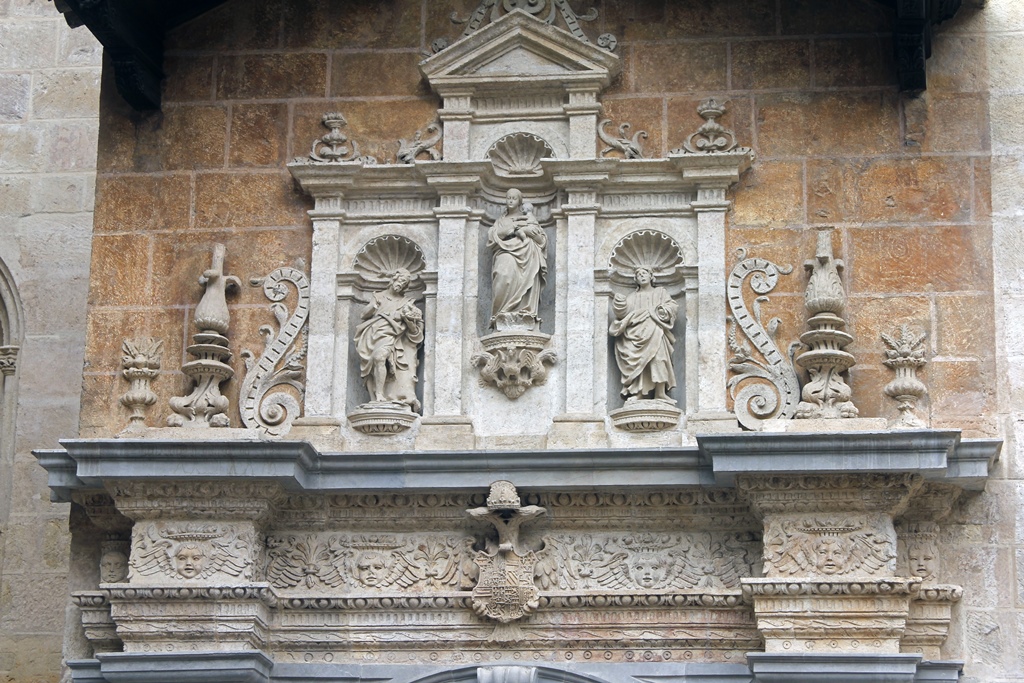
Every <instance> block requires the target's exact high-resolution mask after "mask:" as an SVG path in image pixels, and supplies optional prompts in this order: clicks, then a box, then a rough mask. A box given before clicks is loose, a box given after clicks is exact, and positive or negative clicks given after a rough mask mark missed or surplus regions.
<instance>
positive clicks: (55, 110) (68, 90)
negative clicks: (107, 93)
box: [32, 68, 100, 119]
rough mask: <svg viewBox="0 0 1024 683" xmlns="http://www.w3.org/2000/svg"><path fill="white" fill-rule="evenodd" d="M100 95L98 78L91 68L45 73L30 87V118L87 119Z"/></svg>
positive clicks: (94, 110)
mask: <svg viewBox="0 0 1024 683" xmlns="http://www.w3.org/2000/svg"><path fill="white" fill-rule="evenodd" d="M99 94H100V75H99V73H97V72H96V70H95V69H93V68H85V69H66V70H54V71H47V72H46V73H45V74H43V75H40V76H38V77H37V78H36V79H35V82H34V83H33V87H32V115H33V116H34V117H35V118H42V119H65V118H83V117H91V116H93V115H94V113H95V112H96V108H97V105H98V102H99Z"/></svg>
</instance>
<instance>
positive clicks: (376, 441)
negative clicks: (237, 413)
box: [289, 9, 751, 451]
mask: <svg viewBox="0 0 1024 683" xmlns="http://www.w3.org/2000/svg"><path fill="white" fill-rule="evenodd" d="M620 68H621V65H620V60H619V57H618V56H617V55H615V54H614V53H613V52H612V51H610V49H602V48H601V47H598V46H596V45H594V44H593V43H591V42H589V41H588V40H587V39H586V38H585V37H582V38H581V37H580V36H578V35H574V34H573V33H571V32H568V31H564V30H562V29H560V28H558V27H556V26H552V25H549V24H547V23H545V22H544V21H541V20H539V19H537V18H536V17H534V16H532V15H530V14H528V13H526V12H522V11H520V10H517V9H516V10H512V11H509V12H508V13H507V14H505V15H504V16H501V17H500V18H498V19H496V20H492V21H491V23H489V24H487V25H486V26H483V27H481V28H479V30H475V32H472V33H471V34H467V35H466V36H464V37H463V38H462V39H460V40H459V41H457V42H455V43H454V44H452V45H451V46H449V47H446V48H443V49H441V50H440V51H439V52H437V53H436V54H434V55H433V56H431V57H429V58H427V59H426V60H424V61H423V62H422V63H421V64H420V69H421V71H422V72H423V75H424V76H425V77H426V79H427V81H428V82H429V83H430V87H431V88H433V89H434V90H435V91H436V92H437V93H438V94H439V95H440V97H441V99H442V105H441V107H440V108H439V110H438V119H439V121H438V123H436V124H432V125H430V126H427V128H426V131H427V132H428V133H430V131H434V134H428V135H426V137H424V136H423V134H422V132H421V133H417V134H416V135H415V136H413V137H411V138H410V139H411V140H412V142H409V141H408V139H406V140H404V141H402V142H403V144H402V145H401V146H400V153H399V162H396V163H381V162H380V161H375V160H371V159H368V158H365V157H361V156H358V155H357V154H356V153H355V151H354V150H355V143H354V142H352V144H351V150H352V151H351V153H348V152H346V153H345V154H342V155H340V156H330V157H328V156H327V155H325V154H323V153H321V154H319V155H313V156H311V157H310V158H307V159H301V160H297V161H295V162H293V163H292V164H290V165H289V168H290V169H291V171H292V173H293V174H294V175H295V177H296V178H297V179H298V181H299V182H300V184H301V185H302V187H303V189H305V190H306V191H308V192H309V193H310V194H312V195H313V196H314V198H315V199H316V206H315V208H314V210H313V211H311V212H310V216H311V217H312V219H313V226H314V236H313V243H314V247H313V264H312V268H311V291H312V300H311V307H310V311H311V312H310V337H309V338H310V342H309V364H308V382H307V405H306V408H307V411H306V412H307V415H309V416H312V417H313V418H316V417H322V418H324V422H323V423H324V424H330V421H336V422H337V423H340V429H339V435H340V437H341V440H342V441H343V444H344V445H343V447H342V450H359V449H364V450H382V451H396V450H403V449H416V450H492V449H493V450H530V449H534V450H536V449H561V448H577V447H586V448H606V447H619V448H631V447H638V446H644V447H650V446H672V445H682V444H684V443H688V442H689V441H690V440H691V439H692V437H691V436H690V434H691V433H692V432H695V431H696V430H698V429H702V428H705V429H706V428H711V429H712V430H715V429H718V427H717V426H716V425H714V424H711V423H713V422H715V421H720V422H721V423H723V424H722V427H723V428H726V429H727V428H729V427H730V426H732V427H735V424H736V420H735V416H734V415H732V414H731V413H730V412H729V411H728V410H727V403H726V386H725V376H726V367H725V354H724V353H720V352H719V350H722V349H724V348H725V333H726V320H725V291H724V289H725V285H724V283H725V273H724V263H725V240H724V231H725V211H726V210H727V209H728V207H729V202H728V201H727V200H726V195H725V193H726V190H727V189H728V187H729V186H730V185H731V184H733V183H734V182H736V180H737V179H738V177H739V174H740V173H741V172H742V171H743V170H744V169H745V168H746V167H747V166H748V165H749V163H750V159H751V154H750V151H749V150H747V149H744V148H736V147H735V145H734V144H733V143H730V142H729V141H728V139H727V138H726V137H725V136H723V135H719V133H718V132H716V131H719V130H720V129H721V127H720V126H718V124H716V123H715V122H714V121H713V119H714V117H715V116H720V115H721V113H722V107H721V106H720V105H717V104H715V106H713V107H711V106H710V105H709V106H708V107H705V108H704V110H698V114H700V116H702V117H703V118H704V119H705V124H704V126H701V127H700V128H699V129H698V133H695V134H694V135H698V134H699V135H704V136H708V135H714V136H716V137H715V145H712V146H710V147H708V146H706V145H705V146H703V147H702V146H700V145H692V144H691V145H688V146H687V145H684V146H683V147H681V148H680V149H679V150H677V151H675V152H672V153H671V154H670V155H668V156H667V157H664V158H644V154H643V149H642V145H641V144H640V137H641V136H640V133H638V134H637V135H636V136H634V137H633V139H632V140H629V139H627V136H626V133H625V131H628V130H629V128H630V124H629V123H627V122H616V125H617V127H618V130H619V132H620V134H621V135H622V136H623V137H622V139H617V138H613V137H610V135H609V133H608V132H607V130H606V129H607V128H608V124H609V121H608V120H606V119H602V118H601V114H602V106H601V103H600V102H599V99H598V98H599V95H600V93H601V92H602V91H603V90H604V89H605V88H607V87H608V86H609V85H610V84H611V82H612V80H613V79H614V78H615V77H616V76H617V75H618V73H619V71H620ZM705 110H706V111H705ZM702 111H703V113H702ZM694 118H695V125H694V128H697V124H698V121H697V117H696V116H695V117H694ZM331 121H333V122H334V123H335V126H334V127H333V128H332V127H331V126H330V125H328V126H327V127H328V128H330V131H329V132H328V134H327V135H325V136H324V140H326V139H327V138H329V137H332V136H333V137H332V139H340V138H339V136H341V138H344V139H346V140H347V139H348V138H347V137H346V136H347V135H349V134H351V135H352V137H353V138H357V137H358V135H359V132H358V131H347V132H346V133H345V134H342V133H340V131H339V130H335V129H336V128H337V127H338V126H340V125H341V123H340V122H342V121H343V118H342V117H340V116H334V117H333V118H331ZM633 123H635V124H637V130H640V129H643V128H649V127H650V126H651V124H652V123H653V122H650V121H634V122H633ZM712 124H714V125H712ZM715 126H717V127H715ZM701 131H703V132H701ZM438 132H440V133H441V136H442V140H441V141H440V142H438V141H437V136H436V133H438ZM687 132H688V131H681V132H679V133H678V135H679V138H680V139H689V138H687V137H686V133H687ZM694 135H691V136H690V138H693V137H694ZM428 142H429V143H430V144H442V145H443V149H433V148H430V149H427V148H426V147H425V145H427V143H428ZM719 143H721V144H719ZM314 149H317V145H314ZM345 149H348V147H347V146H346V147H345ZM339 154H340V152H339ZM698 247H699V249H698ZM698 251H699V254H700V259H701V261H700V263H699V264H698V259H697V254H698ZM698 293H699V295H698ZM379 315H383V317H380V318H375V317H374V316H379ZM702 346H703V347H704V348H706V349H709V351H708V352H706V353H699V352H698V349H699V348H701V347H702ZM382 359H383V360H382ZM413 359H415V361H416V362H415V363H413V362H412V360H413ZM381 384H383V385H384V390H383V391H380V390H379V389H380V385H381ZM684 417H685V419H684ZM726 423H728V424H726Z"/></svg>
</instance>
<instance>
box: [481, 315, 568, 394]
mask: <svg viewBox="0 0 1024 683" xmlns="http://www.w3.org/2000/svg"><path fill="white" fill-rule="evenodd" d="M550 340H551V335H550V334H542V333H540V332H531V331H528V330H509V331H504V332H495V333H494V334H489V335H487V336H486V337H481V338H480V344H481V345H482V346H483V347H484V350H483V353H478V354H476V355H474V356H473V358H472V359H471V362H472V363H473V365H475V366H477V367H479V368H480V381H481V382H482V383H484V384H493V385H494V386H496V387H498V389H500V390H501V392H502V393H503V394H505V396H507V397H508V398H510V399H517V398H519V397H520V396H522V395H523V394H524V393H526V390H527V389H529V388H530V387H533V386H538V385H541V384H544V383H545V382H546V381H547V379H548V367H547V366H548V365H554V363H555V361H556V360H558V356H557V355H555V352H554V351H552V350H551V349H546V348H545V347H546V346H547V344H548V342H549V341H550Z"/></svg>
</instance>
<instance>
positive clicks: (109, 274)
mask: <svg viewBox="0 0 1024 683" xmlns="http://www.w3.org/2000/svg"><path fill="white" fill-rule="evenodd" d="M151 249H152V245H151V242H150V240H149V238H147V237H145V236H140V235H132V234H125V235H102V236H101V235H97V236H96V237H94V238H93V246H92V271H93V272H99V273H105V274H106V276H105V277H103V278H97V279H94V280H93V281H92V282H91V283H90V287H89V304H90V305H91V306H130V305H136V306H137V305H145V304H147V303H149V297H150V291H151V286H150V282H149V273H150V251H151Z"/></svg>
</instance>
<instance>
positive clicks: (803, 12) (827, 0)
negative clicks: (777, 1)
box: [780, 0, 894, 35]
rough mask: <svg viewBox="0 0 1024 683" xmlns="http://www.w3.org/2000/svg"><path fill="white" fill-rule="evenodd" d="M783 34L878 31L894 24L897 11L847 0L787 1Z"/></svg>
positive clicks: (782, 18) (785, 3)
mask: <svg viewBox="0 0 1024 683" xmlns="http://www.w3.org/2000/svg"><path fill="white" fill-rule="evenodd" d="M780 9H781V13H780V20H781V24H782V33H783V34H793V33H796V34H816V33H820V34H826V35H828V34H836V33H842V34H849V33H875V32H877V31H881V30H886V29H888V28H889V26H890V23H889V22H890V21H891V19H892V17H893V16H894V15H893V12H891V11H889V10H885V9H883V8H880V7H876V6H874V5H864V4H861V3H857V2H853V3H851V2H843V0H823V1H819V0H783V1H782V4H781V7H780Z"/></svg>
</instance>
